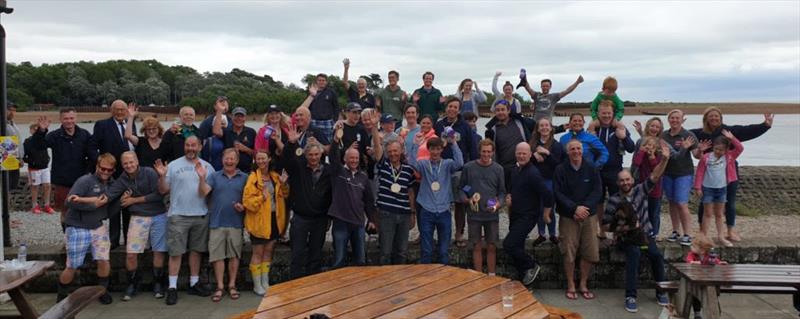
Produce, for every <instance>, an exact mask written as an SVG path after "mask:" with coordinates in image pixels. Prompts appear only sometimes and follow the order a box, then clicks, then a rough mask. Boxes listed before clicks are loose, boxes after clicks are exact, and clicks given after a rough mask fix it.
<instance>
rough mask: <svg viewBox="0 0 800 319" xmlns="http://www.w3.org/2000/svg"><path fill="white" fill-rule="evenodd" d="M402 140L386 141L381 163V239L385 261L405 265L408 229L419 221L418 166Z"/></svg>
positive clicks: (384, 262)
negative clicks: (410, 162) (406, 159)
mask: <svg viewBox="0 0 800 319" xmlns="http://www.w3.org/2000/svg"><path fill="white" fill-rule="evenodd" d="M387 115H388V114H387ZM403 159H404V158H403V146H402V145H401V143H400V141H399V140H393V141H390V142H388V143H387V144H386V150H385V151H384V157H383V159H382V160H381V161H380V163H378V166H377V169H378V176H377V177H378V178H377V179H378V183H379V185H378V199H377V202H378V210H379V218H378V231H379V234H378V240H379V241H380V246H381V265H401V264H405V263H406V259H407V257H408V255H407V251H408V232H409V230H411V229H413V228H414V225H415V224H416V205H412V204H413V203H414V198H415V192H414V189H413V188H412V187H413V186H414V183H415V179H414V174H415V172H414V168H413V167H411V165H408V164H406V163H404V161H403Z"/></svg>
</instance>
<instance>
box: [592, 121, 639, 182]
mask: <svg viewBox="0 0 800 319" xmlns="http://www.w3.org/2000/svg"><path fill="white" fill-rule="evenodd" d="M595 133H596V136H597V139H599V140H600V142H601V143H603V145H605V146H606V149H607V150H608V161H606V164H605V165H603V169H602V170H601V171H600V174H603V175H608V174H617V173H619V171H620V170H622V157H623V156H624V155H625V152H628V153H633V152H634V151H636V144H634V143H633V140H632V139H631V132H629V131H628V129H625V139H619V138H617V135H616V128H614V127H599V126H598V127H597V130H596V131H595Z"/></svg>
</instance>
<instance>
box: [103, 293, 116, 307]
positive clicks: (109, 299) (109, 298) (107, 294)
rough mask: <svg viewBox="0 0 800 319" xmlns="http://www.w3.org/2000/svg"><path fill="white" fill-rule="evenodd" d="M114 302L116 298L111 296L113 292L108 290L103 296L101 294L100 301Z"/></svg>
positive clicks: (105, 302) (104, 302)
mask: <svg viewBox="0 0 800 319" xmlns="http://www.w3.org/2000/svg"><path fill="white" fill-rule="evenodd" d="M112 302H114V298H111V294H110V293H108V292H106V293H104V294H103V295H102V296H100V303H101V304H104V305H110V304H111V303H112Z"/></svg>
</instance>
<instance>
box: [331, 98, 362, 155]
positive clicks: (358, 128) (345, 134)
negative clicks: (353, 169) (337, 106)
mask: <svg viewBox="0 0 800 319" xmlns="http://www.w3.org/2000/svg"><path fill="white" fill-rule="evenodd" d="M361 111H363V109H362V108H361V104H358V103H356V102H350V103H347V106H345V112H346V113H345V115H344V116H345V119H344V121H338V122H337V123H336V124H334V132H335V134H334V135H338V134H339V133H338V132H336V131H337V130H341V131H342V133H341V134H342V136H341V137H340V138H337V137H336V136H334V137H333V139H334V141H339V142H338V143H337V142H334V144H341V145H339V146H340V147H343V148H344V149H348V148H350V146H351V145H353V143H356V144H357V146H358V150H359V152H360V153H361V154H366V152H367V146H368V145H369V144H368V141H367V137H368V136H369V133H368V132H367V130H366V129H365V128H364V125H363V124H362V123H361ZM339 154H340V155H341V156H344V154H341V152H340V153H339ZM341 160H342V159H341V158H340V159H339V161H341ZM361 164H362V165H363V166H362V167H366V165H367V163H366V161H365V162H363V163H361Z"/></svg>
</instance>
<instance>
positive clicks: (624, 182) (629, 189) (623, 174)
mask: <svg viewBox="0 0 800 319" xmlns="http://www.w3.org/2000/svg"><path fill="white" fill-rule="evenodd" d="M601 113H602V111H601ZM611 113H612V114H613V111H611ZM601 116H602V115H601ZM612 117H613V115H612ZM601 124H602V120H601ZM669 154H670V151H669V147H668V146H666V145H664V146H662V147H661V152H660V154H658V156H661V162H659V163H658V165H657V166H656V167H655V168H654V169H653V172H652V173H650V178H648V179H645V180H644V181H642V182H641V183H639V184H636V185H634V179H633V176H632V175H631V172H630V171H628V170H622V171H620V172H619V173H618V175H617V185H618V186H619V192H618V193H615V194H614V195H612V196H611V197H610V198H609V199H608V204H607V205H606V215H605V218H604V219H603V221H602V222H603V225H604V226H606V225H610V227H611V230H615V233H616V234H618V235H620V236H616V237H617V242H618V243H619V244H620V248H621V249H622V250H623V251H624V252H625V310H627V311H628V312H637V311H638V310H639V307H638V306H637V304H636V287H637V285H638V282H639V257H641V254H642V252H641V251H642V250H641V246H642V245H641V243H640V242H637V241H635V240H634V241H632V240H628V239H627V236H625V235H624V234H625V233H627V232H631V231H633V230H635V229H624V228H622V229H620V228H619V227H616V226H617V225H618V222H619V220H618V218H617V216H616V215H615V213H616V212H617V210H619V209H621V208H622V206H623V205H625V204H629V205H631V206H632V207H633V211H634V212H635V215H636V220H637V222H636V228H639V231H640V234H641V235H642V236H640V237H641V238H642V239H643V240H645V241H646V244H645V245H646V247H647V249H646V253H647V258H648V259H650V265H651V266H652V267H653V277H654V279H655V281H656V282H659V281H665V280H666V279H667V276H666V274H665V273H664V256H663V255H662V254H661V251H660V250H658V246H656V240H655V238H652V237H650V236H649V235H646V234H649V233H650V230H651V229H652V227H653V226H652V225H651V223H650V218H649V216H648V213H647V194H649V193H650V191H651V190H652V189H653V187H655V186H656V184H658V183H660V182H661V176H662V175H663V174H664V170H665V169H666V167H667V162H669ZM656 299H657V300H658V304H659V305H661V306H666V305H668V304H669V299H668V298H667V294H666V293H664V292H661V291H658V290H656Z"/></svg>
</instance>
